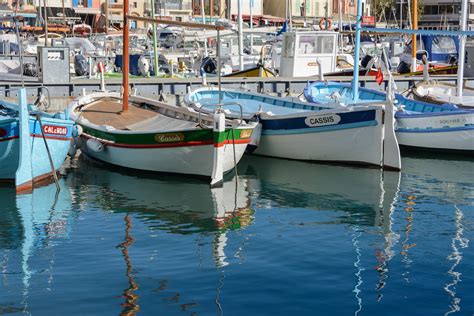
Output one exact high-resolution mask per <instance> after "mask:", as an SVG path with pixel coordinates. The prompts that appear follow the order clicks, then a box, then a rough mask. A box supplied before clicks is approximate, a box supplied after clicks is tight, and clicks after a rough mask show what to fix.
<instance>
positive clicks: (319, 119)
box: [304, 114, 341, 127]
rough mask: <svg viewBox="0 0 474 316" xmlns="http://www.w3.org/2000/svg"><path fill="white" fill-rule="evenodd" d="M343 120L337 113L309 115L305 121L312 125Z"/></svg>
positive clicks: (328, 123) (336, 122) (330, 123)
mask: <svg viewBox="0 0 474 316" xmlns="http://www.w3.org/2000/svg"><path fill="white" fill-rule="evenodd" d="M340 121H341V117H340V116H339V115H337V114H328V115H318V116H308V117H307V118H306V119H305V120H304V122H305V123H306V125H308V126H310V127H316V126H326V125H335V124H338V123H339V122H340Z"/></svg>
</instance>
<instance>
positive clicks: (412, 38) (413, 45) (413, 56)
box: [411, 0, 418, 72]
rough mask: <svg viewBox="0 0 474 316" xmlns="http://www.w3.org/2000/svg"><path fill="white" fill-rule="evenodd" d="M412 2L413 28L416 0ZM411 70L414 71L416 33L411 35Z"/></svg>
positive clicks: (416, 13) (415, 24)
mask: <svg viewBox="0 0 474 316" xmlns="http://www.w3.org/2000/svg"><path fill="white" fill-rule="evenodd" d="M412 3H413V9H412V12H413V19H412V22H413V25H412V27H413V29H414V30H417V29H418V0H412ZM411 71H413V72H415V71H416V34H413V35H412V36H411Z"/></svg>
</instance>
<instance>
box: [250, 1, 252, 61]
mask: <svg viewBox="0 0 474 316" xmlns="http://www.w3.org/2000/svg"><path fill="white" fill-rule="evenodd" d="M252 7H253V0H250V30H251V31H250V32H252V31H253V15H252ZM250 52H251V54H253V33H250Z"/></svg>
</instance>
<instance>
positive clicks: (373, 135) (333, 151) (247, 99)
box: [185, 87, 400, 169]
mask: <svg viewBox="0 0 474 316" xmlns="http://www.w3.org/2000/svg"><path fill="white" fill-rule="evenodd" d="M185 102H186V103H187V104H188V106H189V107H192V108H194V109H196V110H197V111H203V112H212V111H214V109H215V106H216V105H218V104H222V105H223V109H224V112H225V114H226V116H227V117H230V118H235V119H239V118H240V117H241V116H242V117H243V119H244V120H255V121H258V122H259V123H260V124H259V125H260V127H261V136H260V139H259V141H256V142H255V145H257V146H256V149H255V151H254V153H255V154H259V155H264V156H271V157H278V158H286V159H296V160H307V161H324V162H342V163H351V164H363V165H372V166H378V167H383V168H386V169H400V164H399V161H400V160H399V151H398V144H397V143H396V140H395V133H394V131H393V125H390V123H388V122H389V121H390V118H385V117H384V116H386V114H385V111H384V110H383V109H384V106H385V102H384V101H382V102H380V104H369V105H363V104H359V105H357V106H354V107H352V108H344V107H338V108H332V107H330V106H326V105H322V106H320V105H314V104H310V103H306V102H301V101H299V100H296V99H287V98H281V97H274V96H268V95H264V94H259V93H252V92H247V91H242V90H240V91H239V90H225V89H221V90H218V89H217V88H213V87H204V88H200V89H196V90H194V91H193V92H191V93H190V94H188V95H187V96H186V98H185ZM387 113H388V112H387ZM390 113H391V112H390ZM392 115H393V114H392V113H391V114H390V115H389V116H390V117H392ZM384 122H387V123H385V124H384ZM392 122H393V120H392ZM389 125H390V126H389Z"/></svg>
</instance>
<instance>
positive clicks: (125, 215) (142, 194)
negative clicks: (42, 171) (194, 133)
mask: <svg viewBox="0 0 474 316" xmlns="http://www.w3.org/2000/svg"><path fill="white" fill-rule="evenodd" d="M61 172H62V177H61V179H60V188H61V190H60V192H59V193H57V192H56V187H55V185H54V184H51V185H48V186H45V187H42V188H39V189H37V190H35V191H34V192H33V193H32V194H24V195H18V196H17V195H16V194H15V191H14V188H10V187H1V188H0V202H1V207H0V209H1V212H0V314H6V315H10V314H11V315H15V314H32V315H118V314H120V315H135V314H140V315H243V314H248V315H382V314H383V315H448V314H453V315H472V314H473V313H474V274H473V273H472V272H473V271H474V252H473V250H472V247H473V244H472V240H473V239H474V193H473V192H474V161H473V160H472V159H471V160H469V159H462V158H460V157H441V158H439V159H438V158H436V156H435V155H410V156H405V157H403V158H402V172H400V173H399V172H382V171H380V170H378V169H366V168H356V167H346V166H336V165H324V164H312V163H306V162H296V161H288V160H281V159H272V158H265V157H256V156H246V157H244V159H243V160H242V161H241V163H240V164H239V166H238V170H237V172H236V173H231V174H229V175H227V177H226V181H225V184H224V187H223V188H221V189H212V190H211V189H210V188H209V185H208V183H206V182H205V181H202V180H200V179H194V178H186V177H179V176H170V175H161V174H150V173H139V172H131V171H127V170H120V169H110V168H109V167H105V166H103V165H101V164H99V163H97V162H93V161H90V160H88V159H86V158H83V157H79V158H78V159H76V160H73V161H70V162H68V164H66V166H65V167H64V168H63V170H61Z"/></svg>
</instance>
